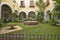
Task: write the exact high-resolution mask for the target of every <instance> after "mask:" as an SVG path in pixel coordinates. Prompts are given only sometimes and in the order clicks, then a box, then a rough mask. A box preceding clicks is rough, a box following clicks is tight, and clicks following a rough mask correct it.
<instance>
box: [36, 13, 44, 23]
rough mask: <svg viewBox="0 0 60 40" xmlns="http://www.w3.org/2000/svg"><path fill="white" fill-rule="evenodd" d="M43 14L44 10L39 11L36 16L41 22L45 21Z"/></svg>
mask: <svg viewBox="0 0 60 40" xmlns="http://www.w3.org/2000/svg"><path fill="white" fill-rule="evenodd" d="M43 14H44V13H43V12H38V14H37V18H36V19H37V21H39V22H42V21H43V17H44V16H43Z"/></svg>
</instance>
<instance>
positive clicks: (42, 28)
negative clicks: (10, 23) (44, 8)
mask: <svg viewBox="0 0 60 40" xmlns="http://www.w3.org/2000/svg"><path fill="white" fill-rule="evenodd" d="M5 25H7V24H5ZM16 25H18V26H20V27H21V28H23V30H18V31H13V32H8V33H6V34H40V35H59V34H60V27H57V26H51V25H50V24H42V23H39V25H36V26H33V25H30V26H29V25H24V24H23V23H19V22H18V23H16Z"/></svg>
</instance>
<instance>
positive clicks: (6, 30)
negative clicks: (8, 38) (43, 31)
mask: <svg viewBox="0 0 60 40" xmlns="http://www.w3.org/2000/svg"><path fill="white" fill-rule="evenodd" d="M14 27H16V29H9V28H10V27H4V28H2V29H1V30H0V34H5V33H9V32H13V31H17V30H22V28H21V27H19V26H14Z"/></svg>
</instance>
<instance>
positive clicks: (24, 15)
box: [19, 11, 26, 20]
mask: <svg viewBox="0 0 60 40" xmlns="http://www.w3.org/2000/svg"><path fill="white" fill-rule="evenodd" d="M25 18H26V13H25V12H24V11H22V12H20V13H19V20H23V19H25Z"/></svg>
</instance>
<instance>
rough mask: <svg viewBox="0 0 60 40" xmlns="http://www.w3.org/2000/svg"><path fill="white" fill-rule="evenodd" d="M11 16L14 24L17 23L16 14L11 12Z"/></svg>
mask: <svg viewBox="0 0 60 40" xmlns="http://www.w3.org/2000/svg"><path fill="white" fill-rule="evenodd" d="M12 16H13V21H14V22H17V21H18V18H17V17H18V15H17V13H16V12H13V13H12Z"/></svg>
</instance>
